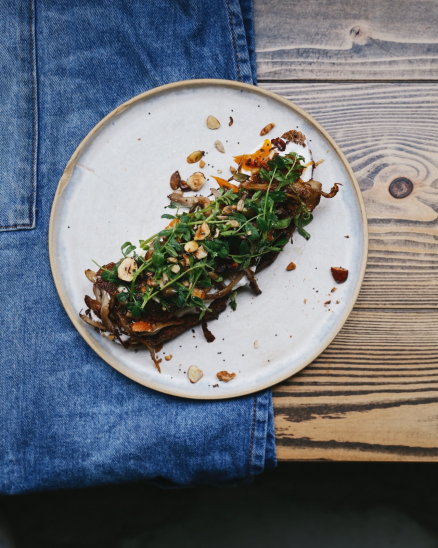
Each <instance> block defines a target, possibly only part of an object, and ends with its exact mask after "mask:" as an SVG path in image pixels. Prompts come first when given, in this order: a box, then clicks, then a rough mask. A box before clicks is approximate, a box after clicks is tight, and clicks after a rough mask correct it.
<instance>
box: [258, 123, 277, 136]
mask: <svg viewBox="0 0 438 548" xmlns="http://www.w3.org/2000/svg"><path fill="white" fill-rule="evenodd" d="M274 127H275V124H274V123H271V124H268V125H267V126H265V127H264V128H263V129H262V131H261V132H260V135H261V136H263V135H266V134H267V133H269V132H270V131H271V129H274Z"/></svg>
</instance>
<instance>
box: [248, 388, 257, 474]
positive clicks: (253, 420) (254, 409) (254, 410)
mask: <svg viewBox="0 0 438 548" xmlns="http://www.w3.org/2000/svg"><path fill="white" fill-rule="evenodd" d="M256 404H257V396H254V408H253V415H252V428H251V443H250V445H249V459H248V475H251V464H252V446H253V443H254V430H255V418H256Z"/></svg>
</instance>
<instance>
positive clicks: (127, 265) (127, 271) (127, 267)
mask: <svg viewBox="0 0 438 548" xmlns="http://www.w3.org/2000/svg"><path fill="white" fill-rule="evenodd" d="M134 270H137V263H136V262H135V261H134V259H132V258H131V257H127V258H126V259H124V260H123V261H122V262H121V264H120V266H119V268H118V269H117V275H118V277H119V278H120V279H121V280H123V281H125V282H132V280H133V279H134Z"/></svg>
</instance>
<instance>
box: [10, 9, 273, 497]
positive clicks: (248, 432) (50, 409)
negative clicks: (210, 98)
mask: <svg viewBox="0 0 438 548" xmlns="http://www.w3.org/2000/svg"><path fill="white" fill-rule="evenodd" d="M33 1H34V0H30V2H29V0H0V13H1V17H0V29H1V33H0V47H1V51H2V54H1V56H0V58H1V59H0V63H1V64H0V69H1V79H0V98H1V107H0V149H1V150H0V160H1V164H0V166H1V167H0V171H1V175H0V176H1V179H0V181H1V192H0V218H1V219H2V222H3V223H4V224H5V226H6V227H7V228H8V230H9V231H6V232H2V233H0V294H1V298H2V306H1V309H0V310H1V311H0V332H1V335H2V337H1V344H0V368H1V375H0V421H1V423H0V427H1V436H0V491H1V492H4V493H21V492H26V491H33V490H42V489H54V488H60V487H80V486H86V485H96V484H102V483H115V482H122V481H130V480H138V479H148V480H154V481H157V480H165V481H168V482H172V483H175V484H179V485H188V484H198V483H206V482H209V483H222V482H236V481H239V480H242V479H244V478H247V477H249V476H251V475H254V474H258V473H260V472H261V471H262V470H263V469H264V467H265V466H275V439H274V426H273V410H272V397H271V392H270V391H264V392H262V393H259V394H256V395H254V396H248V397H244V398H239V399H234V400H225V401H215V402H209V401H190V400H184V399H179V398H176V397H171V396H166V395H163V394H160V393H158V392H155V391H153V390H149V389H147V388H145V387H143V386H140V385H138V384H136V383H135V382H133V381H131V380H129V379H127V378H125V377H123V376H122V375H120V374H119V373H118V372H116V371H115V370H113V369H112V368H111V367H110V366H108V365H107V364H106V363H105V362H103V361H102V360H101V359H100V358H99V357H98V356H97V355H96V354H95V353H94V352H93V351H92V350H91V349H90V348H89V347H88V345H87V344H86V343H85V342H84V341H83V340H82V338H81V337H80V336H79V335H78V333H77V332H76V330H75V329H74V327H73V325H72V324H71V322H70V320H69V319H68V317H67V315H66V313H65V311H64V309H63V307H62V305H61V302H60V300H59V298H58V296H57V293H56V290H55V287H54V284H53V281H52V277H51V272H50V266H49V257H48V248H47V232H48V224H49V215H50V209H51V205H52V200H53V196H54V193H55V190H56V187H57V184H58V181H59V179H60V177H61V175H62V172H63V169H64V166H65V165H66V163H67V161H68V159H69V158H70V156H71V155H72V153H73V151H74V150H75V148H76V146H77V145H78V144H79V142H80V141H81V139H83V137H85V135H86V134H87V133H88V132H89V131H90V130H91V129H92V128H93V126H94V125H95V124H96V123H97V122H99V120H100V119H101V118H102V117H103V116H105V115H106V114H108V112H110V111H111V110H112V109H114V108H115V107H116V106H117V105H119V104H120V103H122V102H124V101H126V100H127V99H129V98H130V97H133V96H134V95H137V94H139V93H141V92H143V91H145V90H147V89H150V88H152V87H155V86H158V85H161V84H165V83H168V82H172V81H175V80H181V79H188V78H206V77H213V78H228V79H235V80H241V81H243V82H249V83H252V82H255V64H254V36H253V28H252V6H251V2H250V1H249V0H240V2H239V0H209V1H208V2H206V1H205V0H147V1H145V0H129V1H127V0H126V1H123V0H114V1H113V2H96V1H95V0H76V1H75V0H36V2H35V4H34V3H33ZM35 44H36V50H35ZM35 53H36V55H35ZM35 62H36V64H35ZM35 67H36V68H35ZM37 97H38V104H37V105H36V104H35V102H36V100H37ZM36 106H37V108H35V107H36ZM36 111H37V112H36ZM37 135H38V148H37ZM34 169H36V170H37V171H36V177H35V176H34V171H33V170H34ZM36 182H38V185H37V192H36V194H35V188H36ZM35 197H36V224H35V216H34V213H33V212H34V205H35ZM22 228H34V230H20V229H22ZM11 229H14V230H11Z"/></svg>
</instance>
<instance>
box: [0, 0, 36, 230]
mask: <svg viewBox="0 0 438 548" xmlns="http://www.w3.org/2000/svg"><path fill="white" fill-rule="evenodd" d="M32 2H33V0H29V8H30V18H29V26H30V79H31V86H32V164H31V172H30V182H31V188H32V191H31V200H30V206H29V213H30V222H29V223H27V224H21V225H5V226H0V230H2V229H4V228H26V227H28V226H32V225H33V223H34V208H33V205H34V203H33V201H34V191H35V184H34V183H35V180H34V170H35V129H36V128H35V125H36V124H35V81H34V76H33V71H34V68H35V67H34V59H33V56H34V51H35V44H34V33H33V28H32V23H33V17H34V10H33V4H32Z"/></svg>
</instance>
